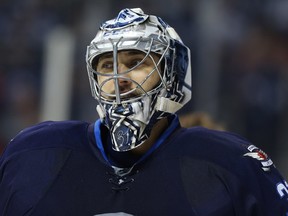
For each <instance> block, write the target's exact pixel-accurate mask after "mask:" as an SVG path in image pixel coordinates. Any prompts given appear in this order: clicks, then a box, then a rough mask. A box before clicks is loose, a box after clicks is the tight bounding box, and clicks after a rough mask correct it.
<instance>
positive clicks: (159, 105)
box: [155, 97, 183, 113]
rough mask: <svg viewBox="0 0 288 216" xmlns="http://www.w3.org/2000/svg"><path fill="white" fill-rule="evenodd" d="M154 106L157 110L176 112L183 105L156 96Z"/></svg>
mask: <svg viewBox="0 0 288 216" xmlns="http://www.w3.org/2000/svg"><path fill="white" fill-rule="evenodd" d="M155 107H156V110H158V111H162V112H168V113H176V111H178V110H179V109H181V108H182V107H183V105H182V104H180V103H178V102H175V101H172V100H170V99H168V98H165V97H158V99H157V102H156V105H155Z"/></svg>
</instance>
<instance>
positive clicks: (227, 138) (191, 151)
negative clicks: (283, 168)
mask: <svg viewBox="0 0 288 216" xmlns="http://www.w3.org/2000/svg"><path fill="white" fill-rule="evenodd" d="M177 139H178V140H181V142H180V143H183V144H184V145H182V147H183V150H182V151H183V154H185V155H186V156H188V157H193V158H197V159H199V160H203V161H207V162H209V163H213V164H215V165H217V166H220V167H223V168H225V169H228V170H230V171H231V172H237V171H238V170H239V171H240V170H242V171H243V169H244V167H245V166H247V168H248V169H250V168H251V166H252V167H255V168H256V169H260V170H263V171H270V170H271V169H273V168H274V164H273V162H272V160H271V159H270V158H269V156H268V155H267V154H266V153H265V152H264V151H262V150H261V149H260V148H258V147H257V146H256V145H254V144H253V143H251V142H250V141H249V140H247V139H246V138H244V137H242V136H240V135H239V134H236V133H232V132H228V131H218V130H211V129H206V128H203V127H193V128H189V129H183V131H182V133H181V135H180V137H179V138H177Z"/></svg>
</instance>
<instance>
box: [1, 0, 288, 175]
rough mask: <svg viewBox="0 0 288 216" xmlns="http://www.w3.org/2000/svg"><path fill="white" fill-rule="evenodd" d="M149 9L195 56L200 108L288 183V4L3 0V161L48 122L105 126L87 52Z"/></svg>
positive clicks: (260, 0) (190, 109) (195, 108)
mask: <svg viewBox="0 0 288 216" xmlns="http://www.w3.org/2000/svg"><path fill="white" fill-rule="evenodd" d="M126 7H141V8H142V9H143V10H144V11H146V12H147V13H149V14H156V15H159V16H161V17H162V18H163V19H164V20H166V21H167V22H168V23H169V24H170V25H171V26H173V27H174V28H175V29H176V31H177V32H178V33H179V34H180V35H181V36H182V39H183V41H184V42H185V44H187V45H188V46H189V47H190V49H191V53H192V67H193V100H192V102H191V103H189V104H188V105H187V106H186V107H185V109H184V110H183V111H182V112H181V113H180V114H189V113H195V112H204V113H206V114H207V115H209V116H210V117H211V118H212V119H213V120H214V121H215V122H217V123H219V124H221V125H223V126H224V127H225V129H227V130H230V131H232V132H236V133H239V134H241V135H243V136H245V137H247V138H248V139H249V140H251V141H252V142H253V143H254V144H255V145H257V146H259V147H261V148H262V149H263V150H264V151H266V152H267V153H268V154H269V155H270V156H271V157H272V159H273V161H274V163H275V164H276V166H277V167H278V168H279V169H280V170H281V171H282V172H283V174H284V176H285V177H286V178H287V177H288V157H287V156H288V133H287V129H288V97H287V96H288V85H287V83H288V82H287V80H288V13H287V11H288V1H287V0H273V1H272V0H217V1H215V0H177V1H176V0H156V1H155V0H137V1H135V0H134V1H133V0H123V1H119V0H105V1H103V0H61V1H58V0H1V1H0V120H1V121H0V151H3V149H4V148H5V145H7V144H8V142H9V140H10V139H11V138H13V136H15V135H16V134H17V133H18V132H19V131H21V130H22V129H23V128H25V127H28V126H30V125H33V124H35V123H38V122H40V121H43V120H65V119H75V120H85V121H94V120H95V119H97V114H96V111H95V106H96V102H95V101H94V100H93V99H92V97H91V96H90V89H89V84H88V78H87V72H86V66H85V52H86V46H87V45H88V43H89V42H90V41H91V39H92V38H93V37H94V35H95V32H96V31H97V29H98V26H99V24H100V23H101V21H103V20H106V19H108V18H113V17H114V16H115V15H116V14H117V13H118V11H119V10H120V9H122V8H126Z"/></svg>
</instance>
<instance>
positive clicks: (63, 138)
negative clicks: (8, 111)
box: [4, 121, 89, 156]
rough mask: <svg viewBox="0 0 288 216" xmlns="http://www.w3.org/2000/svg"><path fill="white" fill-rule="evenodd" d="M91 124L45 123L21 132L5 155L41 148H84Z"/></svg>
mask: <svg viewBox="0 0 288 216" xmlns="http://www.w3.org/2000/svg"><path fill="white" fill-rule="evenodd" d="M88 126H89V123H87V122H82V121H45V122H41V123H39V124H36V125H34V126H31V127H28V128H26V129H24V130H22V131H20V132H19V133H18V134H17V135H16V136H15V137H14V138H13V139H12V140H11V141H10V143H9V144H8V146H7V148H6V150H5V152H4V154H6V156H7V155H9V154H13V153H16V152H20V151H23V150H33V149H41V148H57V147H64V148H82V147H83V142H86V141H87V128H88Z"/></svg>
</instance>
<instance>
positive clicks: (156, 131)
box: [131, 118, 169, 155]
mask: <svg viewBox="0 0 288 216" xmlns="http://www.w3.org/2000/svg"><path fill="white" fill-rule="evenodd" d="M168 125H169V124H168V119H167V118H163V119H161V120H159V121H158V122H157V123H156V124H155V125H154V126H153V128H152V130H151V134H150V136H149V138H148V139H147V140H146V141H145V142H144V143H143V144H141V145H140V146H138V147H137V148H135V149H132V150H131V153H133V154H138V155H143V154H145V153H146V152H147V151H148V150H149V149H150V148H151V147H152V146H153V144H154V143H155V142H156V140H157V139H158V138H159V137H160V135H161V134H162V133H163V132H164V131H165V130H166V128H167V127H168Z"/></svg>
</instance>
